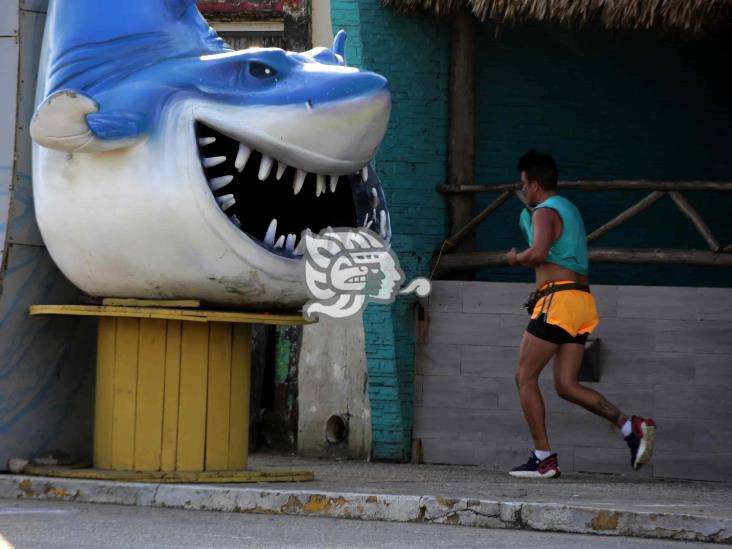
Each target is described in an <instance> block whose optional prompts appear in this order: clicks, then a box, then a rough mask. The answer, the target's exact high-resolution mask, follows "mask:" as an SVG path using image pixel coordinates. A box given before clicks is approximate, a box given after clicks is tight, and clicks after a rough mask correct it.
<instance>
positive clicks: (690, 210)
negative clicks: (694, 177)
mask: <svg viewBox="0 0 732 549" xmlns="http://www.w3.org/2000/svg"><path fill="white" fill-rule="evenodd" d="M669 195H670V196H671V199H672V200H673V201H674V202H675V203H676V205H677V206H678V207H679V210H681V211H682V212H683V214H684V215H685V216H686V217H688V218H689V219H691V222H692V223H693V224H694V226H695V227H696V229H697V230H698V231H699V233H700V234H701V235H702V236H703V237H704V240H706V241H707V245H708V246H709V249H710V250H712V251H713V252H719V251H720V250H721V249H722V246H720V245H719V242H717V239H716V238H714V235H713V234H712V231H711V229H710V228H709V227H708V226H707V224H706V223H704V220H703V219H702V216H701V215H699V212H697V211H696V209H695V208H694V206H692V205H691V204H689V202H688V201H687V200H686V198H684V197H683V196H682V195H681V194H680V193H678V192H677V191H671V192H670V193H669Z"/></svg>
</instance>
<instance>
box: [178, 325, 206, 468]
mask: <svg viewBox="0 0 732 549" xmlns="http://www.w3.org/2000/svg"><path fill="white" fill-rule="evenodd" d="M208 328H209V327H208V325H206V324H198V323H192V322H184V323H183V329H182V335H181V354H180V400H179V405H178V447H177V451H176V453H177V455H176V469H177V470H179V471H203V468H204V458H205V447H206V391H207V390H206V385H207V383H208V375H207V370H208Z"/></svg>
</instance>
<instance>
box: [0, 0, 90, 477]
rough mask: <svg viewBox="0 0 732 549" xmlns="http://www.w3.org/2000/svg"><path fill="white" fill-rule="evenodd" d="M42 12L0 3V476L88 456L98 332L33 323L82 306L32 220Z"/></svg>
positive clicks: (14, 1)
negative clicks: (14, 467) (46, 307)
mask: <svg viewBox="0 0 732 549" xmlns="http://www.w3.org/2000/svg"><path fill="white" fill-rule="evenodd" d="M45 10H46V2H45V1H43V0H4V1H3V2H2V3H1V4H0V243H1V244H2V247H1V248H0V258H1V262H0V266H1V267H0V291H1V292H2V293H1V294H0V470H3V469H4V468H5V467H6V464H7V461H8V459H9V458H11V457H34V456H38V455H40V454H43V453H45V452H47V451H50V450H62V451H64V452H66V453H68V454H70V455H71V456H72V457H74V458H76V459H77V460H81V461H85V460H89V459H90V454H91V442H92V440H91V433H92V421H93V382H94V348H95V341H96V336H95V323H94V322H93V321H88V320H82V321H79V320H72V319H64V318H41V317H34V318H31V317H29V316H28V307H29V306H30V305H32V304H36V303H74V302H77V300H78V290H76V289H75V288H74V287H73V286H72V285H71V284H70V283H69V282H68V281H67V280H66V279H65V278H64V277H63V276H62V275H61V274H60V273H59V272H58V270H57V268H56V266H55V265H54V264H53V262H52V261H51V259H50V257H49V255H48V253H47V252H46V249H45V247H44V246H43V241H42V240H41V236H40V234H39V232H38V227H37V226H36V222H35V215H34V212H33V196H32V192H31V153H30V146H31V140H30V136H29V134H28V125H29V121H30V118H31V115H32V113H33V110H34V108H35V85H36V71H37V65H38V55H39V52H40V47H41V40H42V37H43V26H44V23H45Z"/></svg>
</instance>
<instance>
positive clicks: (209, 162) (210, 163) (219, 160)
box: [203, 156, 226, 168]
mask: <svg viewBox="0 0 732 549" xmlns="http://www.w3.org/2000/svg"><path fill="white" fill-rule="evenodd" d="M224 162H226V157H225V156H211V157H207V158H204V159H203V167H204V168H213V167H214V166H218V165H219V164H223V163H224Z"/></svg>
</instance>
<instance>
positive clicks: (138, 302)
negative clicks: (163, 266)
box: [102, 297, 201, 309]
mask: <svg viewBox="0 0 732 549" xmlns="http://www.w3.org/2000/svg"><path fill="white" fill-rule="evenodd" d="M102 305H110V306H118V307H172V308H182V309H186V308H199V307H200V306H201V301H200V300H198V299H127V298H119V297H105V298H104V299H102Z"/></svg>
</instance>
